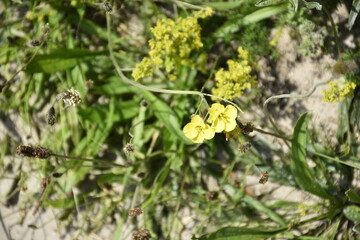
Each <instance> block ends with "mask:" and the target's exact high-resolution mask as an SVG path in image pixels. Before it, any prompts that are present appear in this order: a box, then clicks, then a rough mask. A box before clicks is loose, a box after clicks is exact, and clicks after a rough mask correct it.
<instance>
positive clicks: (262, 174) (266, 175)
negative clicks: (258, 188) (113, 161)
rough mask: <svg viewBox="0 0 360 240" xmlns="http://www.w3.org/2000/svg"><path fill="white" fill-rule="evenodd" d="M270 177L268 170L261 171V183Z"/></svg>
mask: <svg viewBox="0 0 360 240" xmlns="http://www.w3.org/2000/svg"><path fill="white" fill-rule="evenodd" d="M268 179H269V173H268V172H267V171H265V172H262V173H261V177H260V179H259V183H260V184H265V183H266V182H267V181H268Z"/></svg>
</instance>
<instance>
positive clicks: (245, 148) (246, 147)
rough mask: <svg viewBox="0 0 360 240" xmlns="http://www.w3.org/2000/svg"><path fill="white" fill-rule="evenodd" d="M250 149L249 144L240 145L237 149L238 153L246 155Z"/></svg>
mask: <svg viewBox="0 0 360 240" xmlns="http://www.w3.org/2000/svg"><path fill="white" fill-rule="evenodd" d="M250 148H251V144H250V143H246V144H240V145H239V147H238V149H239V151H240V152H242V153H246V152H248V151H249V150H250Z"/></svg>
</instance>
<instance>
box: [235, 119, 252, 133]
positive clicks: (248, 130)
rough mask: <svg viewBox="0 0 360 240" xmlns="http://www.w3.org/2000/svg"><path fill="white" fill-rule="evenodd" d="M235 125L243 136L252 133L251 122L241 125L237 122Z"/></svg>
mask: <svg viewBox="0 0 360 240" xmlns="http://www.w3.org/2000/svg"><path fill="white" fill-rule="evenodd" d="M237 124H238V127H239V128H240V130H241V132H242V133H244V134H249V133H251V132H252V131H254V125H253V124H252V123H251V122H248V123H246V124H243V123H241V122H240V121H238V120H237Z"/></svg>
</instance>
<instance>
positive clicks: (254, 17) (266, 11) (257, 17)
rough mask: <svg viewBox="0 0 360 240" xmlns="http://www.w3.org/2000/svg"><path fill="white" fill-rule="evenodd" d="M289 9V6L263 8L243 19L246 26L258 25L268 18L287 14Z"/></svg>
mask: <svg viewBox="0 0 360 240" xmlns="http://www.w3.org/2000/svg"><path fill="white" fill-rule="evenodd" d="M287 9H288V7H287V4H281V5H277V6H270V7H266V8H262V9H259V10H257V11H255V12H253V13H251V14H249V15H247V16H245V17H244V18H243V23H244V24H250V23H256V22H259V21H261V20H264V19H266V18H269V17H272V16H274V15H276V14H279V13H282V12H285V11H286V10H287Z"/></svg>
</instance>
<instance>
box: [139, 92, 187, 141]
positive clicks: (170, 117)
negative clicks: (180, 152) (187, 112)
mask: <svg viewBox="0 0 360 240" xmlns="http://www.w3.org/2000/svg"><path fill="white" fill-rule="evenodd" d="M139 90H140V92H141V93H142V95H143V97H144V98H145V99H146V101H147V102H148V103H149V107H150V108H151V110H152V111H153V112H154V114H155V116H156V117H157V118H158V119H159V120H160V121H161V122H162V123H163V124H164V126H165V127H166V128H167V129H168V130H169V131H170V132H171V133H172V134H174V135H175V136H177V138H178V139H179V140H181V141H182V142H183V143H185V144H192V142H191V141H190V140H189V139H188V138H187V137H185V135H184V133H183V132H182V130H181V127H180V124H179V119H178V117H177V116H176V114H175V112H174V111H173V110H172V109H171V108H170V107H169V106H168V105H167V104H166V103H164V102H163V101H161V100H160V99H159V98H157V97H156V96H155V95H154V94H152V93H151V92H149V91H147V90H143V89H139Z"/></svg>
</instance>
